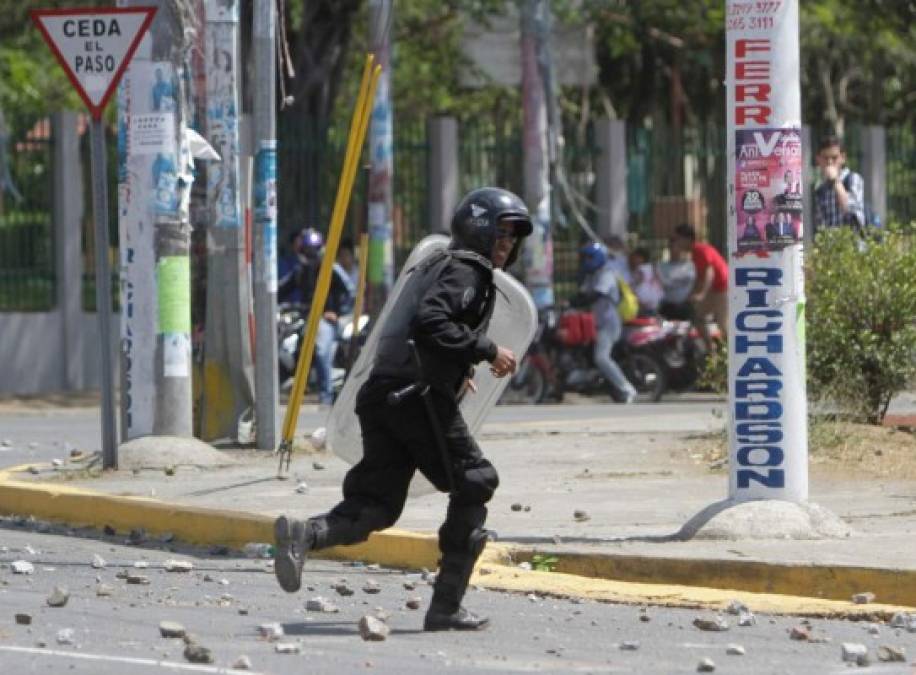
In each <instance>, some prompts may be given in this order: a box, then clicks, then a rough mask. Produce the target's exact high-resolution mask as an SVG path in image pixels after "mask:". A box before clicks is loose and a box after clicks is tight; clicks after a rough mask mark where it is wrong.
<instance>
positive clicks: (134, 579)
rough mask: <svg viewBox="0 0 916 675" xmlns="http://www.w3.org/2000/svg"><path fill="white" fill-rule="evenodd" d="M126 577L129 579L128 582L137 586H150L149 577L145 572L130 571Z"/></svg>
mask: <svg viewBox="0 0 916 675" xmlns="http://www.w3.org/2000/svg"><path fill="white" fill-rule="evenodd" d="M124 579H125V580H126V581H127V583H129V584H132V585H135V586H149V577H148V576H146V575H144V574H137V573H136V572H128V573H127V575H126V576H125V577H124Z"/></svg>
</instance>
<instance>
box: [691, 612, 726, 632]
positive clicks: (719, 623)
mask: <svg viewBox="0 0 916 675" xmlns="http://www.w3.org/2000/svg"><path fill="white" fill-rule="evenodd" d="M693 625H694V626H696V627H697V628H699V629H700V630H708V631H724V630H728V621H726V620H725V617H722V616H716V617H714V618H712V619H708V618H705V617H701V616H698V617H697V618H696V619H694V620H693Z"/></svg>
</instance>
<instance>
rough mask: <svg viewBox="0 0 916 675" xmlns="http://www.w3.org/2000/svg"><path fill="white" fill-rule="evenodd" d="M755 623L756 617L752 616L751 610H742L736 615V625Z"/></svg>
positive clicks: (751, 624)
mask: <svg viewBox="0 0 916 675" xmlns="http://www.w3.org/2000/svg"><path fill="white" fill-rule="evenodd" d="M756 623H757V617H756V616H754V614H753V612H742V613H741V614H739V615H738V625H739V626H744V627H746V626H753V625H754V624H756Z"/></svg>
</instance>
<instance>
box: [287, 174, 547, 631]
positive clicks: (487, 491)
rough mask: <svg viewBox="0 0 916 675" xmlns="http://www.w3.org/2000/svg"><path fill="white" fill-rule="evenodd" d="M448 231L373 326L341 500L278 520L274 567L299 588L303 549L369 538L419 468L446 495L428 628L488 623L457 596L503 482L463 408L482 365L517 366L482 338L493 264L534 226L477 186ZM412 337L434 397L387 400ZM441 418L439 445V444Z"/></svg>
mask: <svg viewBox="0 0 916 675" xmlns="http://www.w3.org/2000/svg"><path fill="white" fill-rule="evenodd" d="M451 230H452V241H451V243H450V245H449V247H448V249H447V250H446V251H443V252H440V253H434V254H432V255H430V256H429V257H428V258H426V259H425V260H424V261H422V262H421V263H419V264H418V265H417V266H416V267H415V268H413V269H412V270H410V271H409V274H410V275H411V276H410V277H409V279H408V282H407V283H406V284H405V286H404V287H403V290H402V292H401V294H400V295H399V296H398V301H397V303H396V305H395V306H394V309H393V310H392V312H391V314H390V315H389V316H388V318H387V320H386V321H385V323H384V325H382V326H380V327H379V330H381V331H382V333H381V335H380V339H379V341H378V348H377V352H376V354H375V360H374V363H373V368H372V371H371V374H370V376H369V379H368V380H367V381H366V383H365V384H364V385H363V386H362V388H361V389H360V391H359V393H358V395H357V398H356V414H357V416H358V417H359V422H360V427H361V430H362V438H363V458H362V459H361V460H360V461H359V462H358V463H357V464H356V465H355V466H353V467H352V468H351V469H350V471H349V472H348V473H347V476H346V478H345V479H344V483H343V495H344V498H343V501H341V502H340V503H339V504H338V505H337V506H335V507H334V508H333V509H331V511H330V512H328V513H326V514H323V515H319V516H315V517H313V518H309V519H307V520H304V521H301V520H295V519H293V518H290V517H287V516H281V517H279V518H278V519H277V520H276V522H275V524H274V534H275V538H276V546H277V553H276V561H275V567H274V570H275V573H276V576H277V580H278V581H279V583H280V586H282V587H283V589H284V590H286V591H287V592H290V593H293V592H295V591H297V590H299V588H300V586H301V577H302V566H303V563H304V562H305V559H306V557H307V555H308V553H309V552H310V551H314V550H317V549H322V548H326V547H329V546H337V545H341V544H355V543H357V542H361V541H365V540H366V539H367V538H368V537H369V534H370V533H371V532H373V531H376V530H381V529H384V528H387V527H390V526H392V525H393V524H394V523H395V522H396V521H397V519H398V518H399V517H400V515H401V511H402V510H403V508H404V502H405V500H406V498H407V490H408V487H409V484H410V481H411V478H412V477H413V475H414V472H415V471H416V470H418V469H419V470H420V472H421V473H422V474H423V475H424V476H425V477H426V478H427V479H429V481H430V482H431V483H432V484H433V485H435V486H436V488H437V489H438V490H440V491H442V492H449V493H450V494H449V503H448V509H447V512H446V516H445V522H444V523H443V524H442V527H441V528H440V529H439V549H440V550H441V552H442V558H441V561H440V567H439V573H438V575H437V576H436V581H435V584H434V587H433V598H432V602H431V604H430V607H429V610H428V612H427V614H426V617H425V620H424V623H423V628H424V630H429V631H438V630H477V629H481V628H483V627H485V626H486V625H487V624H488V619H487V618H485V617H478V616H476V615H474V614H472V613H471V612H468V611H467V610H466V609H464V607H462V605H461V602H462V599H463V598H464V594H465V591H466V590H467V587H468V582H469V580H470V577H471V573H472V571H473V568H474V563H475V562H476V560H477V558H478V557H479V556H480V554H481V553H482V552H483V548H484V545H485V544H486V541H487V534H488V533H487V531H486V530H485V529H484V528H483V525H484V522H485V520H486V516H487V508H486V506H485V504H486V503H487V502H488V501H489V500H490V498H491V497H492V496H493V492H494V490H495V489H496V487H497V485H498V484H499V477H498V476H497V473H496V469H495V468H494V467H493V465H492V464H491V463H490V462H489V461H488V460H487V459H485V458H484V456H483V454H482V452H481V450H480V448H479V447H478V445H477V443H476V442H475V440H474V439H473V437H471V435H470V433H469V431H468V428H467V426H466V425H465V422H464V420H463V418H462V417H461V413H460V411H459V409H458V403H459V397H460V392H461V391H463V389H464V388H465V387H466V386H467V384H468V382H469V381H470V378H471V376H472V375H473V367H474V365H476V364H478V363H480V362H481V361H488V362H489V364H490V370H491V372H492V373H493V374H494V375H495V376H496V377H506V376H507V375H511V374H512V373H513V372H514V371H515V368H516V365H517V364H516V357H515V355H514V354H513V353H512V351H511V350H509V349H506V348H504V347H501V346H499V345H497V344H496V343H494V342H493V341H492V340H491V339H490V338H489V337H487V335H486V331H487V327H488V325H489V322H490V317H491V315H492V313H493V307H494V302H495V292H496V288H495V286H494V283H493V269H494V268H503V267H507V266H509V265H511V264H512V263H513V262H514V261H515V259H516V257H517V256H518V253H519V250H520V248H521V244H522V240H523V238H524V237H526V236H528V235H529V234H531V231H532V225H531V219H530V217H529V215H528V210H527V208H526V207H525V204H524V202H522V200H521V199H519V198H518V197H517V196H516V195H514V194H512V193H511V192H508V191H507V190H502V189H499V188H480V189H477V190H473V191H472V192H470V193H468V194H467V195H466V196H465V197H464V199H462V201H461V203H460V204H459V205H458V207H457V209H456V210H455V214H454V216H453V218H452V224H451ZM408 340H412V341H413V342H414V343H415V345H416V355H418V356H419V361H420V363H421V364H422V369H423V379H424V380H425V382H428V383H429V385H430V392H429V394H428V398H429V399H430V400H429V401H421V400H420V397H418V396H412V397H407V398H405V399H404V400H403V402H401V403H400V404H399V405H397V406H391V405H389V404H388V396H389V394H391V393H392V392H397V391H401V390H404V387H405V385H409V384H411V383H412V382H414V381H415V380H416V379H417V377H418V376H419V375H420V373H417V372H416V371H417V369H416V367H415V366H414V365H413V364H414V360H413V358H412V357H413V356H414V355H412V354H411V352H410V349H409V347H408ZM429 402H431V404H432V405H425V404H428V403H429ZM431 415H435V418H431ZM436 422H438V424H437V425H436V426H438V427H439V431H440V432H441V434H440V439H441V440H444V443H443V445H444V446H445V447H444V448H440V447H437V438H436V435H437V430H436V428H435V427H434V426H433V425H434V424H436ZM443 450H444V451H445V452H444V455H445V456H446V457H447V460H448V461H447V465H446V457H444V456H443Z"/></svg>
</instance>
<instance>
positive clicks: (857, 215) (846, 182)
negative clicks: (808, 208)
mask: <svg viewBox="0 0 916 675" xmlns="http://www.w3.org/2000/svg"><path fill="white" fill-rule="evenodd" d="M817 166H818V168H819V169H820V172H821V182H820V183H819V184H818V186H817V187H816V188H815V189H814V230H813V233H814V234H817V233H818V231H819V230H820V229H822V228H828V227H842V226H844V225H848V226H850V227H852V228H853V229H854V230H856V231H857V232H860V233H861V232H862V230H863V228H864V227H865V225H866V224H868V223H867V221H866V209H865V181H864V180H862V176H860V175H859V174H857V173H856V172H855V171H850V170H849V168H848V167H847V166H846V152H845V150H844V149H843V144H842V142H841V141H840V139H839V138H838V137H836V136H832V135H831V136H825V137H824V138H823V139H821V142H820V143H819V144H818V147H817Z"/></svg>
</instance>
